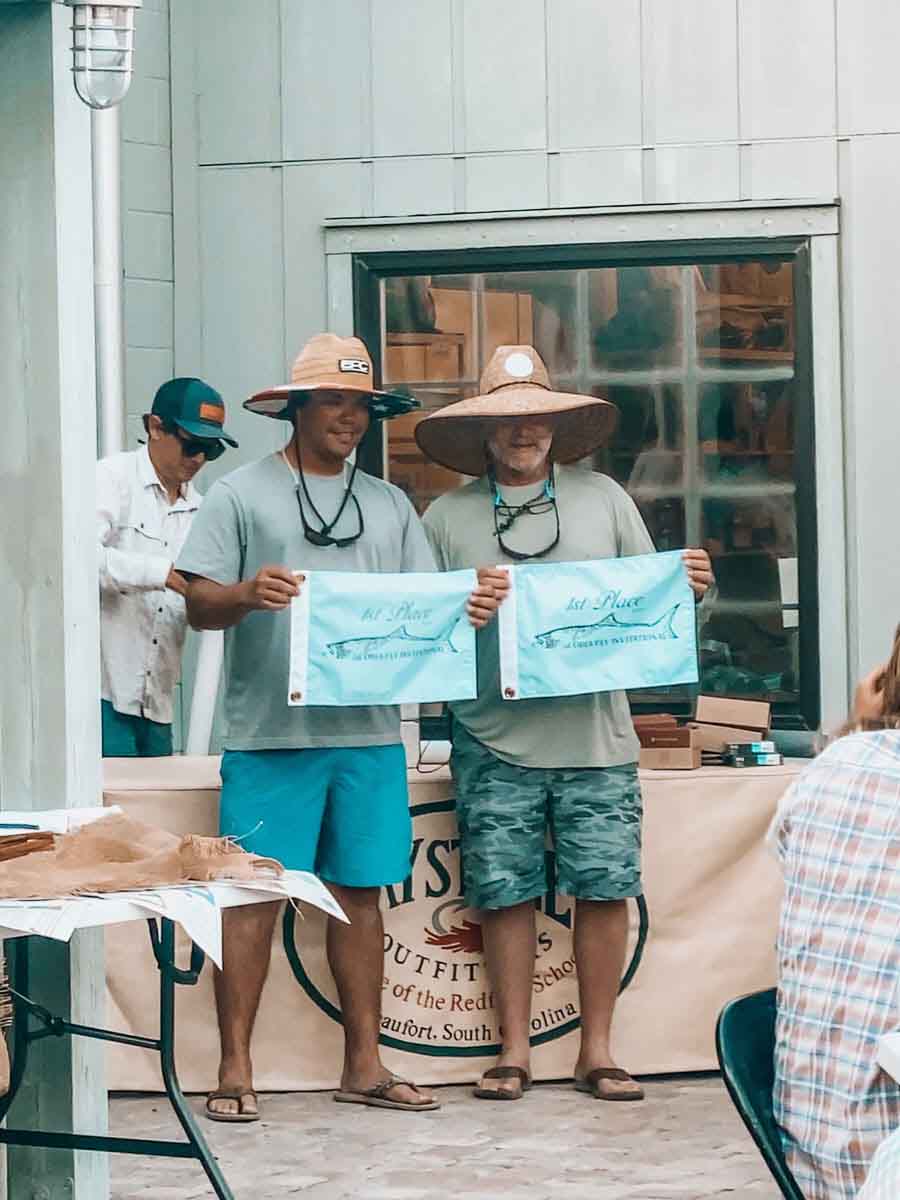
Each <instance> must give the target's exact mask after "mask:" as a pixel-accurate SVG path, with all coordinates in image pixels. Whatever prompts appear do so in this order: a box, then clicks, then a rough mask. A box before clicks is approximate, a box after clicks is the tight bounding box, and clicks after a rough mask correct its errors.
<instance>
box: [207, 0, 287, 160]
mask: <svg viewBox="0 0 900 1200" xmlns="http://www.w3.org/2000/svg"><path fill="white" fill-rule="evenodd" d="M192 3H193V5H194V8H195V17H194V28H195V30H196V39H195V48H196V53H197V92H198V95H197V122H198V127H199V135H198V136H199V151H198V153H199V161H200V162H202V163H225V162H270V161H271V160H273V159H278V158H279V157H280V156H281V125H280V108H279V75H280V61H279V37H278V0H253V3H252V5H248V4H247V3H246V0H192Z"/></svg>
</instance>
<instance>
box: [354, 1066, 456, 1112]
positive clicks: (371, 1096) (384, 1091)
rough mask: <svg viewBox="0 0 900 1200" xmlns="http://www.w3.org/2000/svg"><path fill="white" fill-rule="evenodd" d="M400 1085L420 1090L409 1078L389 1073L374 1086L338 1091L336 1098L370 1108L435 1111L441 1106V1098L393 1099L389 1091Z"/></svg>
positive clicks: (415, 1090) (416, 1090)
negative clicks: (357, 1089)
mask: <svg viewBox="0 0 900 1200" xmlns="http://www.w3.org/2000/svg"><path fill="white" fill-rule="evenodd" d="M398 1087H408V1088H412V1090H413V1091H414V1092H418V1090H419V1089H418V1088H417V1087H416V1085H415V1084H414V1083H412V1082H410V1080H409V1079H401V1078H400V1076H399V1075H389V1076H388V1077H387V1079H383V1080H382V1081H381V1083H376V1084H375V1086H374V1087H370V1088H362V1089H361V1090H360V1091H343V1090H341V1091H337V1092H335V1093H334V1098H335V1100H336V1101H337V1102H338V1104H365V1105H367V1106H368V1107H369V1108H393V1109H397V1110H398V1111H401V1112H434V1111H435V1110H436V1109H438V1108H440V1107H441V1104H440V1101H439V1100H418V1101H409V1100H392V1099H391V1098H390V1096H389V1095H388V1092H392V1091H393V1090H394V1088H398Z"/></svg>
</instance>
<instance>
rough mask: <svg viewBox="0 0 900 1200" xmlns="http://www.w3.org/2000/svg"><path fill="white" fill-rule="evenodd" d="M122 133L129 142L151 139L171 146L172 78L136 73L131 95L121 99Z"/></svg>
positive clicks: (129, 91)
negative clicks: (154, 77) (170, 99)
mask: <svg viewBox="0 0 900 1200" xmlns="http://www.w3.org/2000/svg"><path fill="white" fill-rule="evenodd" d="M122 137H123V138H124V139H125V141H126V142H151V143H153V144H154V145H157V146H168V145H169V144H170V141H171V129H170V121H169V81H168V80H167V79H152V78H150V77H149V76H147V77H145V76H142V75H139V74H137V73H135V77H134V79H133V80H132V83H131V87H130V88H129V89H128V95H127V96H126V97H125V99H124V100H123V102H122Z"/></svg>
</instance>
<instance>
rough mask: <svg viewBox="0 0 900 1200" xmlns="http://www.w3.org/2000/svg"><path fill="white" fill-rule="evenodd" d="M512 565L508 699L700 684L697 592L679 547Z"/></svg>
mask: <svg viewBox="0 0 900 1200" xmlns="http://www.w3.org/2000/svg"><path fill="white" fill-rule="evenodd" d="M507 569H508V570H509V575H510V583H511V590H510V594H509V597H508V598H507V599H506V600H505V601H504V603H503V604H501V606H500V611H499V621H500V630H499V632H500V686H501V690H502V693H503V697H504V699H506V700H524V699H528V698H534V697H538V696H578V695H582V694H584V693H589V692H612V691H619V690H620V689H624V688H644V687H668V686H670V685H673V684H677V683H696V682H697V679H698V673H697V630H696V623H695V617H694V594H693V592H692V591H691V587H690V584H689V582H688V578H687V572H686V570H685V567H684V561H683V559H682V557H681V551H680V550H673V551H670V552H666V553H663V554H640V555H635V556H634V557H633V558H607V559H600V560H598V561H596V562H581V563H528V564H525V565H522V566H516V567H511V568H507Z"/></svg>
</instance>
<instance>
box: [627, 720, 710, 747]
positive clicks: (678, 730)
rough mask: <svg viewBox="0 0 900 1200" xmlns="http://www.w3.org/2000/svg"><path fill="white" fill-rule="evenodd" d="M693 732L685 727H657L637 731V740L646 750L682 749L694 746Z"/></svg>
mask: <svg viewBox="0 0 900 1200" xmlns="http://www.w3.org/2000/svg"><path fill="white" fill-rule="evenodd" d="M695 737H696V735H695V732H694V730H693V729H689V728H688V727H687V726H686V725H683V726H679V725H673V726H672V727H671V728H670V727H667V726H657V727H656V728H654V729H639V730H638V740H639V741H640V743H641V745H642V746H643V747H645V748H646V749H648V750H651V749H658V750H666V749H668V750H672V749H676V748H678V749H683V748H684V747H687V746H693V745H694V744H695Z"/></svg>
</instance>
